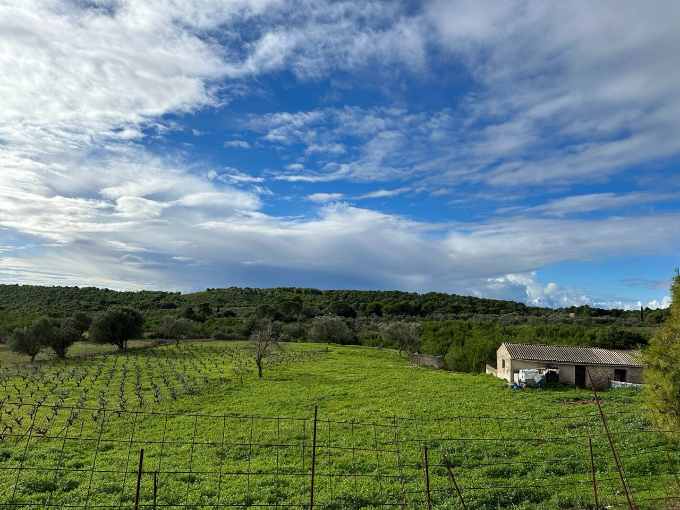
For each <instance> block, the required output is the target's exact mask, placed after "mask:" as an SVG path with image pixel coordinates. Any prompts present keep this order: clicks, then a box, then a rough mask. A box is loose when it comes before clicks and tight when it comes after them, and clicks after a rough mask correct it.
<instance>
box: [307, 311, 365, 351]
mask: <svg viewBox="0 0 680 510" xmlns="http://www.w3.org/2000/svg"><path fill="white" fill-rule="evenodd" d="M307 337H308V338H309V340H311V341H312V342H325V343H336V344H351V343H352V342H353V340H354V335H353V334H352V330H350V329H349V327H348V326H347V324H346V323H345V321H343V320H342V319H341V318H340V317H330V316H324V317H317V318H316V319H314V321H313V322H312V326H311V327H310V328H309V333H308V335H307Z"/></svg>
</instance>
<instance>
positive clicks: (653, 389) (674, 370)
mask: <svg viewBox="0 0 680 510" xmlns="http://www.w3.org/2000/svg"><path fill="white" fill-rule="evenodd" d="M671 295H672V299H673V301H672V304H671V313H670V315H669V317H668V319H667V320H666V322H665V324H664V325H663V327H662V328H661V330H659V332H658V333H657V334H656V335H655V336H654V337H653V338H652V341H651V342H650V344H649V347H648V348H647V350H646V351H645V353H644V360H645V362H646V365H647V367H646V369H645V382H646V383H647V384H646V385H645V388H646V397H647V403H648V406H649V408H650V410H651V411H652V415H653V417H654V419H655V421H656V422H657V423H658V425H659V426H660V427H661V428H662V429H667V430H672V431H675V432H678V433H680V275H676V276H675V278H674V279H673V286H672V287H671Z"/></svg>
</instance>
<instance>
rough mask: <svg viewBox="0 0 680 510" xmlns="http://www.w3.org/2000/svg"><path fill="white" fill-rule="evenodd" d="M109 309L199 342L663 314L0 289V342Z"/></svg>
mask: <svg viewBox="0 0 680 510" xmlns="http://www.w3.org/2000/svg"><path fill="white" fill-rule="evenodd" d="M112 307H129V308H133V309H136V310H139V311H140V312H142V313H143V315H144V318H145V332H146V333H153V332H157V331H158V330H159V329H160V328H161V325H162V322H163V320H164V319H165V318H167V317H171V318H185V319H187V320H190V321H192V322H193V323H194V324H193V325H194V328H193V329H194V331H196V334H199V335H201V336H204V337H206V336H213V335H221V336H222V337H229V336H230V335H231V336H241V335H242V334H243V329H244V328H245V327H246V326H247V323H248V321H250V320H251V318H252V317H257V318H261V317H267V318H269V319H271V320H274V321H279V322H282V323H295V322H300V321H304V320H309V319H312V318H314V317H320V316H326V315H333V316H339V317H343V318H346V319H371V320H417V321H423V320H436V321H439V320H473V321H478V320H489V319H491V320H499V321H502V322H504V323H522V322H531V321H535V320H541V321H546V322H551V323H555V322H557V323H578V324H588V325H618V326H626V327H632V326H648V327H656V326H658V325H659V324H661V323H662V322H663V321H664V320H665V319H666V317H667V313H668V312H667V310H649V309H644V310H632V311H631V310H605V309H600V308H594V307H588V306H581V307H571V308H563V309H558V310H555V309H550V308H540V307H531V306H527V305H525V304H523V303H516V302H513V301H503V300H494V299H482V298H476V297H471V296H459V295H456V294H445V293H439V292H429V293H424V294H418V293H409V292H399V291H356V290H318V289H308V288H294V287H293V288H273V289H253V288H237V287H231V288H226V289H208V290H206V291H203V292H196V293H191V294H180V293H175V292H157V291H142V292H117V291H113V290H108V289H98V288H93V287H85V288H79V287H42V286H30V285H0V339H2V338H6V337H7V335H8V334H9V333H10V332H12V331H13V330H14V329H16V328H18V327H24V326H29V325H30V324H31V323H33V322H34V321H35V320H37V319H39V318H40V317H42V316H43V315H47V316H49V317H51V318H55V319H65V318H67V317H69V316H72V315H73V314H75V313H77V312H83V313H86V314H88V315H90V316H94V315H96V314H98V313H101V312H104V311H106V310H108V309H109V308H112Z"/></svg>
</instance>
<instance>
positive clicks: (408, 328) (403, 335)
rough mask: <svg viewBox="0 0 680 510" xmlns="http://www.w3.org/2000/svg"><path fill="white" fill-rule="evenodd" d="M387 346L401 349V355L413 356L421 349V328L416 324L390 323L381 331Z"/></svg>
mask: <svg viewBox="0 0 680 510" xmlns="http://www.w3.org/2000/svg"><path fill="white" fill-rule="evenodd" d="M380 336H381V337H382V339H383V341H384V342H385V344H386V345H391V346H394V347H396V348H397V349H399V353H400V354H401V353H402V352H406V353H408V354H412V353H414V352H417V351H418V350H419V349H420V326H419V325H418V324H417V323H415V322H390V323H389V324H386V325H385V326H383V327H382V328H381V329H380Z"/></svg>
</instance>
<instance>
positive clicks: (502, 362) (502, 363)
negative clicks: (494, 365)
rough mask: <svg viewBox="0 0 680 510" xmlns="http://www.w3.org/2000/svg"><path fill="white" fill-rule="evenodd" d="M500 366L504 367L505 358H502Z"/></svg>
mask: <svg viewBox="0 0 680 510" xmlns="http://www.w3.org/2000/svg"><path fill="white" fill-rule="evenodd" d="M501 366H502V367H503V368H505V360H502V361H501Z"/></svg>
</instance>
